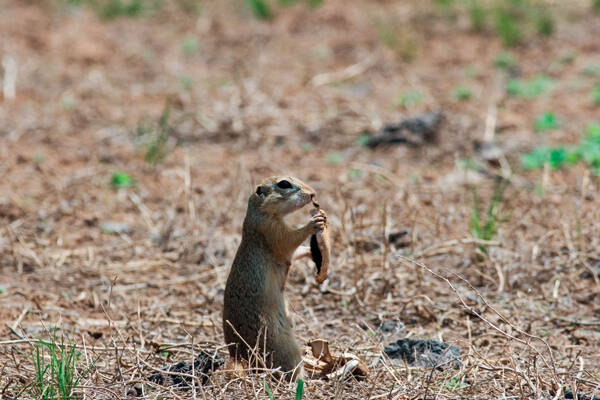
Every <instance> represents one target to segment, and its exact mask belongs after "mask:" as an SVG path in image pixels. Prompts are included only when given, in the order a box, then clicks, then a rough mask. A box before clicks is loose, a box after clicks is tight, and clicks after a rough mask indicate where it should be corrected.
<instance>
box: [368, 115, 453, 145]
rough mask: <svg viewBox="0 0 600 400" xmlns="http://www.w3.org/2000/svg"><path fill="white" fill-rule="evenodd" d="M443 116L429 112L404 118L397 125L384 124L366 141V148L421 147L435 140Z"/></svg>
mask: <svg viewBox="0 0 600 400" xmlns="http://www.w3.org/2000/svg"><path fill="white" fill-rule="evenodd" d="M443 119H444V115H443V114H442V113H440V112H430V113H424V114H420V115H417V116H414V117H410V118H406V119H404V120H402V121H400V122H399V123H397V124H385V125H384V126H383V128H382V129H381V131H380V132H379V134H378V135H375V136H373V137H371V138H369V140H368V141H367V146H368V147H369V148H371V149H374V148H375V147H377V146H380V145H392V144H407V145H410V146H422V145H423V144H426V143H432V142H434V141H435V140H436V138H437V135H438V130H439V127H440V122H441V121H442V120H443Z"/></svg>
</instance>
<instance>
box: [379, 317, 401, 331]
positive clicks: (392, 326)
mask: <svg viewBox="0 0 600 400" xmlns="http://www.w3.org/2000/svg"><path fill="white" fill-rule="evenodd" d="M377 328H378V329H379V330H380V331H381V332H383V333H394V334H397V333H399V332H402V331H404V323H403V322H402V321H398V320H387V321H383V322H382V323H381V324H379V326H378V327H377Z"/></svg>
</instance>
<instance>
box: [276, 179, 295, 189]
mask: <svg viewBox="0 0 600 400" xmlns="http://www.w3.org/2000/svg"><path fill="white" fill-rule="evenodd" d="M277 187H278V188H280V189H291V188H292V184H291V183H289V182H288V181H286V180H285V179H284V180H282V181H279V182H277Z"/></svg>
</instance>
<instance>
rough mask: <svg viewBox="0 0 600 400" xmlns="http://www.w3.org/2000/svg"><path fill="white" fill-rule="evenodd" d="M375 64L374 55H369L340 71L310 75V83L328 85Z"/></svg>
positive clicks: (361, 71)
mask: <svg viewBox="0 0 600 400" xmlns="http://www.w3.org/2000/svg"><path fill="white" fill-rule="evenodd" d="M373 64H375V57H374V56H372V55H371V56H369V57H367V58H365V59H364V60H362V61H361V62H359V63H356V64H352V65H350V66H348V67H346V68H344V69H342V70H340V71H335V72H326V73H322V74H318V75H315V76H313V77H312V79H311V80H310V84H311V85H312V86H314V87H317V86H323V85H328V84H330V83H334V82H339V81H345V80H347V79H350V78H354V77H355V76H358V75H361V74H362V73H364V72H365V71H366V70H367V69H369V68H370V67H371V66H372V65H373Z"/></svg>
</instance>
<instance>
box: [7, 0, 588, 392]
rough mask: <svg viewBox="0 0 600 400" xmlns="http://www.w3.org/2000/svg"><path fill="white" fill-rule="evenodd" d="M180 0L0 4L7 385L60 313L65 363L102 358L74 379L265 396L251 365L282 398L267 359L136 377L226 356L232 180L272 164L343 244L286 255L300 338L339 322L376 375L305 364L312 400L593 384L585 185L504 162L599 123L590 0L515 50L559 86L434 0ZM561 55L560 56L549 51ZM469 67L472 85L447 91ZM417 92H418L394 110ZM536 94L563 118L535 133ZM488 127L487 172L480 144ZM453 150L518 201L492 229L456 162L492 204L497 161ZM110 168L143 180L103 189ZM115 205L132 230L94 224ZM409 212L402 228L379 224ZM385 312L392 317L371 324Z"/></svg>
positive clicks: (579, 172)
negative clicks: (291, 263) (530, 89)
mask: <svg viewBox="0 0 600 400" xmlns="http://www.w3.org/2000/svg"><path fill="white" fill-rule="evenodd" d="M177 4H178V3H176V2H173V3H171V2H166V4H165V6H164V8H163V9H162V10H161V11H160V12H157V13H156V14H153V15H147V16H143V17H139V18H135V19H117V20H114V21H102V20H99V19H98V18H97V17H96V16H95V15H94V13H92V12H91V11H89V10H87V9H85V8H84V9H76V10H75V11H73V10H72V9H68V8H65V7H63V6H58V5H57V4H56V3H55V2H51V1H46V2H26V1H17V0H10V1H7V2H4V3H3V4H2V6H0V27H1V28H0V34H1V35H2V37H3V38H7V39H5V40H3V42H2V47H0V58H3V57H9V56H10V57H12V58H13V59H14V60H15V62H16V65H17V68H18V75H17V81H16V95H15V98H14V99H12V100H11V99H8V98H3V97H0V121H2V122H1V124H0V177H1V179H0V288H1V289H2V292H3V293H0V321H1V322H2V324H1V326H0V398H36V392H35V390H34V389H33V383H34V365H33V362H32V359H31V355H32V352H33V350H34V347H35V343H37V341H39V340H42V339H47V338H49V337H50V336H51V335H52V332H54V331H56V332H58V333H59V335H64V337H66V338H67V340H68V341H70V342H71V343H75V344H76V345H77V351H78V352H79V354H80V358H79V359H78V360H77V364H76V365H77V373H80V374H81V373H83V372H84V371H85V370H86V369H87V368H88V367H89V366H92V368H91V369H90V371H89V373H88V374H87V375H85V376H84V377H83V378H82V380H81V381H80V382H79V385H78V387H77V389H76V390H75V395H76V396H77V398H94V399H101V398H125V397H128V396H132V397H134V396H136V395H137V396H143V397H146V398H161V397H162V398H194V397H195V398H217V399H229V398H232V397H235V398H249V399H253V398H261V399H266V398H268V396H267V393H266V391H265V389H264V381H265V380H266V381H267V382H268V383H269V386H270V387H271V389H272V390H273V394H274V397H275V398H276V399H279V398H293V396H294V392H295V387H293V386H289V385H286V384H284V383H282V382H277V381H275V380H274V379H273V378H272V376H271V374H270V373H268V372H264V373H256V374H251V375H248V376H239V375H236V374H234V373H232V371H230V369H231V366H229V364H226V365H225V366H224V367H222V368H221V369H219V370H217V371H216V372H215V373H214V374H213V375H212V376H211V377H210V380H209V382H208V383H207V384H205V385H201V386H198V387H197V388H196V389H195V391H188V392H184V391H173V390H170V389H169V388H165V387H161V386H158V385H156V384H153V383H151V382H149V381H148V378H149V376H150V375H152V374H153V373H154V372H155V371H157V370H159V369H160V368H162V367H164V366H165V365H167V364H170V363H174V362H177V361H180V360H189V361H191V360H192V359H193V358H194V355H197V354H198V353H199V351H200V350H201V349H204V350H211V351H214V350H216V351H218V352H219V353H220V354H221V355H222V356H223V357H225V355H226V351H225V349H224V344H223V334H222V327H221V317H220V315H221V308H222V293H223V287H224V283H225V280H226V276H227V272H228V268H229V265H230V263H231V260H232V258H233V255H234V254H235V250H236V247H237V244H238V242H239V232H240V229H241V223H242V219H243V216H244V213H245V206H246V199H247V196H248V195H249V193H251V191H252V184H253V183H255V182H257V181H259V180H260V179H262V178H263V177H264V176H268V175H271V174H277V173H291V174H293V175H296V176H298V177H300V178H301V179H303V180H304V181H307V182H309V183H310V184H311V185H312V186H313V187H314V188H315V189H316V190H317V191H318V193H319V202H320V204H321V206H322V207H323V209H324V210H325V211H326V212H327V213H328V215H329V217H330V220H331V224H332V234H333V239H334V240H333V243H334V245H333V246H334V249H333V260H332V265H331V269H330V276H329V280H328V281H327V282H326V283H325V284H324V285H322V286H320V287H319V286H318V285H317V284H316V283H315V282H314V270H313V266H312V264H309V263H307V262H301V263H299V264H298V265H296V266H295V267H294V269H293V270H292V271H291V275H290V277H289V279H288V286H287V292H288V300H289V305H290V309H291V310H292V313H293V316H294V319H295V321H296V324H297V332H296V334H297V337H298V339H299V340H300V341H301V342H307V341H308V340H310V339H314V338H317V337H321V338H325V339H328V340H329V341H330V342H331V345H332V347H334V348H335V349H338V350H349V351H351V352H353V353H355V354H357V355H358V356H359V357H361V358H362V359H363V360H365V361H366V363H367V364H368V365H369V367H370V369H371V375H370V377H369V379H367V380H364V381H324V380H319V379H309V380H307V381H306V386H305V398H308V399H312V398H317V399H318V398H322V399H329V398H344V399H364V398H371V399H387V398H393V399H409V398H410V399H413V398H481V397H484V398H506V399H508V398H556V399H563V398H568V397H565V396H566V394H565V392H566V391H567V390H569V391H571V393H580V394H581V393H583V394H586V395H590V396H593V395H596V396H600V375H599V373H598V371H599V370H600V353H599V352H598V348H599V345H600V307H599V304H600V301H599V299H600V281H599V279H598V275H599V274H600V237H599V235H598V233H599V232H600V208H599V207H598V204H599V201H600V198H599V195H598V193H600V191H599V189H600V188H599V182H598V178H596V177H594V176H592V175H590V171H589V170H587V169H586V168H585V167H584V166H583V165H578V166H575V167H572V168H568V169H565V170H561V171H549V170H547V171H532V172H525V171H522V170H521V169H520V166H519V157H518V154H519V153H520V152H522V151H527V150H529V149H530V148H531V146H533V145H535V144H536V143H537V142H538V141H540V140H541V141H543V142H546V143H575V142H577V141H578V135H579V133H580V132H581V131H582V130H583V128H584V127H585V126H586V125H587V124H588V123H589V122H592V121H593V118H594V116H596V117H595V118H596V120H597V115H598V114H597V108H596V109H594V108H593V106H592V105H591V104H590V102H589V97H588V96H587V94H588V92H589V89H590V88H591V87H592V86H593V85H594V84H596V82H597V79H598V78H597V77H595V78H594V77H590V76H587V75H585V74H582V71H583V70H584V69H585V67H588V66H590V65H600V59H599V58H598V43H597V37H598V32H600V20H598V18H597V17H594V16H592V15H588V13H587V8H586V7H587V5H581V4H575V3H573V4H572V5H571V6H570V7H567V6H564V5H562V6H557V7H561V8H560V9H559V10H558V12H559V13H560V14H561V15H563V16H564V15H566V17H568V18H566V17H564V20H562V19H561V20H560V21H559V24H558V26H557V32H556V34H555V35H554V36H553V37H551V38H549V39H544V40H541V39H534V40H532V41H531V42H530V43H527V44H526V45H524V46H522V47H519V48H517V49H515V50H514V51H513V53H514V54H515V57H516V59H517V61H518V65H519V69H520V73H521V74H522V75H523V76H533V75H535V74H538V73H545V74H548V75H550V76H552V78H553V79H554V81H555V83H556V87H555V88H554V89H553V91H552V92H551V94H550V95H544V96H541V97H539V98H536V99H533V100H530V99H520V98H515V97H509V96H507V95H506V94H505V93H504V90H503V87H504V85H505V83H506V80H507V79H508V75H507V74H506V73H505V72H503V71H500V70H498V69H494V68H493V60H494V59H495V58H496V57H497V55H498V54H499V53H500V52H501V51H502V48H501V44H500V42H499V41H497V39H493V38H490V37H487V36H485V35H480V34H476V33H473V32H472V31H471V30H469V29H468V28H465V27H464V26H463V25H464V24H462V22H461V20H460V19H459V21H457V22H456V23H453V22H451V21H449V20H447V19H445V18H444V17H440V16H439V15H437V14H436V11H435V8H434V7H433V6H429V5H423V6H418V7H417V6H411V5H410V4H409V3H407V2H367V1H358V2H352V3H351V4H350V3H348V2H343V1H341V0H326V1H325V2H324V4H323V5H322V6H321V7H319V8H317V9H315V10H309V9H308V8H306V7H304V6H301V5H297V6H294V7H291V8H289V9H284V10H282V11H281V12H280V15H278V16H277V18H275V19H274V20H273V21H271V22H261V21H258V20H256V19H254V18H252V17H251V16H250V15H249V14H248V13H247V12H245V11H243V10H242V9H240V8H239V7H237V4H238V3H235V2H225V1H223V2H205V3H203V7H202V10H201V12H200V14H199V15H197V16H193V15H186V14H185V13H184V12H183V11H182V10H181V8H180V7H179V6H177ZM69 10H70V11H69ZM382 18H389V21H387V22H385V21H384V22H385V26H388V25H389V26H397V25H398V24H401V25H402V24H404V26H411V27H413V29H414V31H413V33H412V34H411V35H413V34H414V35H415V37H417V38H418V40H417V41H416V42H415V43H417V44H418V46H419V47H418V51H417V52H416V55H415V57H414V60H412V61H410V62H407V61H405V58H404V57H402V56H399V55H398V51H399V50H398V49H394V48H390V46H389V45H386V43H384V42H383V41H382V39H381V37H380V34H381V33H380V32H379V29H380V26H381V25H380V24H381V21H382ZM424 20H425V21H427V23H426V24H423V23H422V22H423V21H424ZM573 20H574V21H577V23H574V22H570V21H573ZM407 24H414V25H407ZM190 37H193V38H196V39H197V47H195V46H192V45H191V44H189V43H190V42H188V44H187V45H185V43H186V42H185V41H186V38H190ZM566 53H569V54H575V59H574V61H572V62H570V63H567V64H565V63H563V64H560V63H559V64H557V63H555V61H556V60H559V59H561V57H564V56H565V54H566ZM467 70H474V71H476V72H477V73H476V74H475V75H473V74H471V73H468V74H467V73H466V72H465V71H467ZM460 85H466V86H468V87H469V88H470V89H471V90H472V92H473V98H472V99H471V100H469V101H463V102H457V101H455V99H454V91H455V88H456V87H458V86H460ZM409 90H413V91H418V92H419V93H421V94H422V102H421V103H418V104H416V105H411V106H410V108H409V109H408V110H407V109H402V108H399V107H398V106H397V105H396V103H397V100H398V96H399V94H400V93H402V92H406V91H409ZM167 105H168V106H169V109H170V115H169V121H168V123H169V128H168V130H167V131H168V139H166V140H165V141H164V143H163V145H164V146H165V149H166V150H167V155H166V158H165V159H164V162H162V163H158V164H157V165H155V166H152V165H149V164H148V163H146V162H145V161H144V158H145V155H146V152H147V147H145V146H144V145H143V144H140V142H139V141H137V140H134V138H133V135H132V132H134V131H135V129H136V127H137V126H138V125H139V124H140V121H142V122H143V123H148V122H150V123H153V124H155V125H154V126H156V123H157V122H158V120H159V118H160V116H161V114H162V112H163V110H164V109H165V107H166V106H167ZM440 109H441V110H444V112H445V114H446V117H447V120H446V122H445V123H444V125H443V128H442V130H441V132H440V137H439V140H438V142H437V143H435V144H431V145H426V146H423V147H421V148H406V147H401V146H398V147H392V148H388V149H378V150H376V151H370V150H367V149H366V148H364V147H361V146H360V145H358V144H357V140H358V139H359V137H360V135H361V134H362V132H363V131H365V130H375V129H377V128H378V127H380V126H381V124H382V123H384V122H388V121H391V122H393V121H397V120H398V119H399V118H400V117H401V116H403V115H407V113H408V112H418V111H424V110H440ZM544 110H554V111H555V112H557V113H559V114H560V117H561V118H562V120H563V121H565V122H566V123H564V124H563V128H562V129H560V130H556V131H552V132H549V133H546V134H544V135H545V136H544V137H543V138H540V137H538V136H536V134H535V133H534V132H533V121H534V120H535V118H536V117H537V115H539V114H540V113H541V112H542V111H544ZM490 137H493V138H494V139H495V140H496V141H497V142H498V144H499V146H500V147H501V148H502V149H503V150H504V157H502V158H501V160H500V163H499V165H488V164H486V163H485V162H484V161H481V160H480V159H479V154H478V152H477V151H475V150H474V147H473V143H474V142H475V141H481V140H482V139H484V138H486V139H489V138H490ZM161 140H162V139H161ZM462 159H474V160H475V161H476V162H478V163H480V164H481V165H483V166H485V169H486V171H488V172H490V173H492V174H500V175H504V176H510V179H511V185H510V186H509V187H508V189H507V191H506V193H505V199H506V200H505V202H504V204H503V205H504V206H505V209H506V210H508V211H509V213H508V215H509V218H508V220H507V221H506V222H505V223H503V224H502V225H501V226H500V229H499V231H498V234H497V236H496V237H495V238H494V239H493V240H492V241H491V242H483V243H482V242H481V241H479V240H477V239H475V238H473V237H472V233H471V231H470V228H469V220H470V217H471V213H472V201H473V197H472V190H471V187H470V186H469V185H465V181H466V180H469V182H470V183H472V184H474V185H476V187H477V193H478V196H479V198H480V199H481V200H482V201H483V202H484V203H485V202H486V201H488V200H489V199H490V196H491V195H492V191H493V180H492V179H490V178H489V177H488V175H486V174H480V173H476V172H473V171H471V172H469V173H467V172H465V170H462V169H460V168H459V167H457V165H458V164H459V163H458V161H459V160H462ZM115 172H126V173H128V174H129V175H131V176H132V177H133V178H134V179H135V186H133V187H130V188H123V189H116V188H114V187H113V186H112V185H111V183H110V182H111V176H112V174H113V173H115ZM466 178H469V179H466ZM306 215H307V214H302V215H297V216H295V220H296V221H302V220H303V219H304V218H305V217H306ZM107 221H116V222H120V223H124V224H126V225H127V226H128V227H129V228H130V229H131V230H130V231H129V232H123V233H117V234H109V233H106V232H103V230H102V224H103V223H105V222H107ZM402 230H408V232H409V233H408V235H406V237H404V238H403V239H402V240H404V241H405V244H406V246H402V247H397V246H396V245H395V244H394V243H391V242H390V241H389V240H388V238H389V235H390V234H393V233H397V232H400V231H402ZM481 245H485V246H487V254H483V253H481V251H480V249H479V247H480V246H481ZM390 320H391V321H396V322H398V323H399V324H398V326H399V328H398V330H397V331H396V332H383V331H382V330H380V329H378V326H379V325H380V324H381V323H382V322H384V321H390ZM405 336H410V337H418V338H437V339H443V340H444V341H446V342H449V343H453V344H456V345H458V346H459V347H460V349H461V362H462V367H461V368H460V369H459V370H452V369H448V370H443V371H440V370H427V369H422V368H414V367H408V366H406V365H402V364H399V365H395V364H393V363H391V362H390V360H387V359H385V358H384V357H382V349H383V347H384V346H385V345H386V344H388V343H389V342H391V341H395V340H397V339H398V338H401V337H405Z"/></svg>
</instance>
